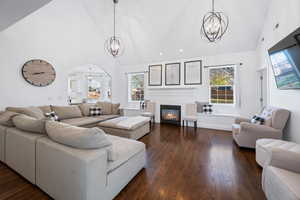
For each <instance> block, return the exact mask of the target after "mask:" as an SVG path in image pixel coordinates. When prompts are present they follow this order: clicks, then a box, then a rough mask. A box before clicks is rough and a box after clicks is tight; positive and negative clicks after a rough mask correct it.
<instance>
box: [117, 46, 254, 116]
mask: <svg viewBox="0 0 300 200" xmlns="http://www.w3.org/2000/svg"><path fill="white" fill-rule="evenodd" d="M197 59H201V60H202V61H203V65H204V66H206V65H219V64H231V63H240V62H241V63H243V66H242V67H241V68H240V82H241V88H242V90H241V107H240V108H239V109H235V108H234V107H232V106H223V107H222V106H217V107H215V108H214V109H215V110H217V111H218V112H220V113H238V114H241V115H243V116H248V117H249V116H252V115H253V114H255V113H257V112H258V111H259V101H258V74H257V72H256V69H257V65H258V61H257V54H256V52H255V51H253V52H244V53H234V54H225V55H218V56H210V57H197V58H190V59H178V60H170V61H165V62H161V63H151V64H165V63H168V62H178V61H180V62H181V70H182V73H181V82H182V83H183V68H184V67H183V62H184V61H188V60H197ZM148 65H149V64H140V65H134V66H120V67H118V68H119V69H118V70H117V71H118V72H117V74H118V76H119V79H118V81H119V82H118V85H119V86H120V87H119V88H118V92H117V94H118V99H119V100H120V102H121V104H122V106H127V103H128V101H127V76H126V72H138V71H145V70H148ZM146 75H147V74H146ZM163 77H164V73H163ZM146 82H147V81H146ZM208 85H209V79H208V69H204V70H203V84H202V85H201V86H197V88H196V89H193V90H190V89H188V90H187V89H178V90H177V89H172V90H150V89H148V88H146V92H145V98H146V99H151V100H154V101H156V102H158V103H159V104H165V103H166V104H167V103H169V104H185V103H193V102H194V101H196V100H198V101H208V98H209V88H208Z"/></svg>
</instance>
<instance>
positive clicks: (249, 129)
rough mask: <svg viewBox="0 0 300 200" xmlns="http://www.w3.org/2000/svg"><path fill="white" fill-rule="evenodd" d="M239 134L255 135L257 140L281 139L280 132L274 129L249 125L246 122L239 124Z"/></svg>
mask: <svg viewBox="0 0 300 200" xmlns="http://www.w3.org/2000/svg"><path fill="white" fill-rule="evenodd" d="M240 125H241V131H240V132H241V133H247V134H256V135H257V137H258V138H264V137H266V138H269V137H272V138H281V135H282V133H281V131H280V130H277V129H275V128H272V127H269V126H264V125H258V124H251V123H247V122H242V123H241V124H240Z"/></svg>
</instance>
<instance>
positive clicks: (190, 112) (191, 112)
mask: <svg viewBox="0 0 300 200" xmlns="http://www.w3.org/2000/svg"><path fill="white" fill-rule="evenodd" d="M197 120H198V117H197V104H186V105H185V115H184V116H183V117H182V125H183V126H185V125H188V123H189V122H194V128H197ZM185 122H186V123H185Z"/></svg>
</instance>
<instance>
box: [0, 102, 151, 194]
mask: <svg viewBox="0 0 300 200" xmlns="http://www.w3.org/2000/svg"><path fill="white" fill-rule="evenodd" d="M89 106H92V105H90V104H81V105H78V106H63V107H62V106H42V107H29V108H12V107H10V108H7V110H9V111H11V112H17V113H21V114H24V115H28V116H31V117H35V118H38V117H43V116H44V113H46V112H50V111H52V110H54V111H55V112H56V113H57V114H58V115H60V116H59V117H60V118H61V121H62V122H64V123H68V124H71V125H74V126H81V127H93V126H95V125H96V124H98V123H99V122H103V121H105V120H108V119H112V118H116V117H118V116H119V114H118V113H119V111H118V109H115V110H114V109H113V105H112V104H111V105H109V104H107V103H105V106H106V107H105V108H104V110H105V111H104V115H101V116H97V117H91V116H88V112H87V111H88V108H89ZM109 107H110V109H108V108H109ZM116 107H118V106H115V108H116ZM107 138H108V139H109V140H110V142H111V143H112V150H113V152H114V155H115V159H114V160H113V161H110V160H109V159H108V151H107V149H106V148H100V149H89V150H87V149H78V148H73V147H70V146H66V145H63V144H60V143H57V142H55V141H53V140H51V139H50V138H49V137H48V136H47V134H37V133H33V132H28V131H24V130H20V129H18V128H16V127H14V126H13V125H10V126H8V124H2V125H0V160H1V162H3V163H5V164H7V165H8V166H9V167H11V168H12V169H13V170H15V171H16V172H18V173H19V174H20V175H22V176H23V177H24V178H26V179H27V180H28V181H30V182H31V183H32V184H35V185H36V186H38V187H39V188H41V189H42V190H43V191H44V192H46V193H47V194H49V195H50V196H51V197H53V198H54V199H57V200H109V199H113V198H114V197H115V196H116V195H117V194H118V193H119V192H120V191H121V190H122V189H123V188H124V187H125V186H126V185H127V184H128V183H129V181H130V180H131V179H132V178H133V177H134V176H136V174H137V173H138V172H139V171H140V170H141V169H143V168H144V167H145V164H146V155H145V145H144V144H143V143H142V142H138V141H135V140H130V139H126V138H121V137H117V136H113V135H107Z"/></svg>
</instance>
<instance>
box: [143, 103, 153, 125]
mask: <svg viewBox="0 0 300 200" xmlns="http://www.w3.org/2000/svg"><path fill="white" fill-rule="evenodd" d="M155 110H156V103H155V102H153V101H148V102H146V109H145V112H142V113H141V115H142V116H143V117H150V119H151V121H152V123H153V124H154V123H155Z"/></svg>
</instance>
